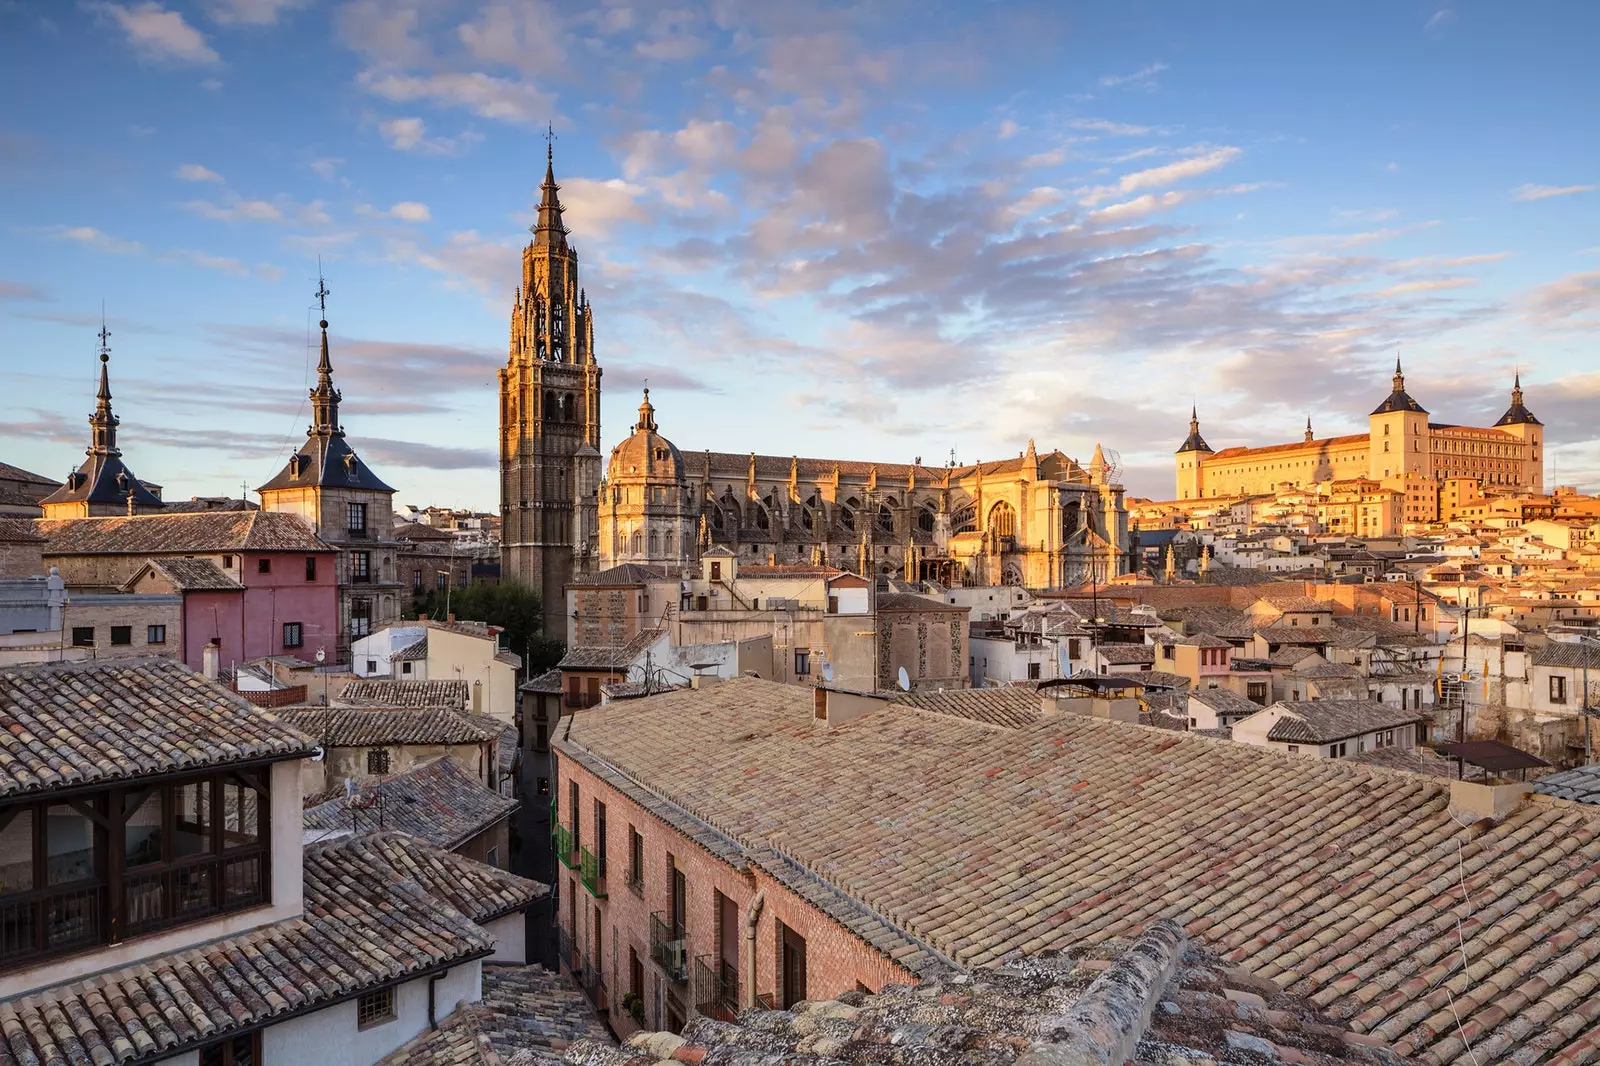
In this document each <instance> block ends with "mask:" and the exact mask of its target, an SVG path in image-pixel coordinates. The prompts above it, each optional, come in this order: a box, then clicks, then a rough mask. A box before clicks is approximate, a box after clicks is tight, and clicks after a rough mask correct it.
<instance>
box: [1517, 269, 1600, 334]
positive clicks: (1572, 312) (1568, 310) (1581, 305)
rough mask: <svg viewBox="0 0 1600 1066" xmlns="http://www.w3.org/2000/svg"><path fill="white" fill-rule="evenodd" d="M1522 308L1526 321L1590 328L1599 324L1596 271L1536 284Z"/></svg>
mask: <svg viewBox="0 0 1600 1066" xmlns="http://www.w3.org/2000/svg"><path fill="white" fill-rule="evenodd" d="M1523 307H1524V312H1525V313H1526V314H1527V316H1528V317H1529V318H1532V319H1534V320H1535V321H1537V322H1541V323H1543V324H1545V325H1549V326H1572V327H1575V328H1582V329H1593V328H1594V327H1595V326H1596V325H1600V270H1596V271H1590V272H1587V273H1583V274H1568V275H1567V276H1566V277H1564V278H1560V279H1558V280H1556V281H1552V282H1548V283H1546V284H1544V285H1539V286H1537V287H1535V288H1534V289H1533V290H1532V291H1531V292H1529V293H1528V295H1527V298H1526V299H1525V300H1524V302H1523Z"/></svg>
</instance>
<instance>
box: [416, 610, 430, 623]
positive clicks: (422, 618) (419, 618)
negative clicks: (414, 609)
mask: <svg viewBox="0 0 1600 1066" xmlns="http://www.w3.org/2000/svg"><path fill="white" fill-rule="evenodd" d="M427 620H428V612H426V611H424V612H422V613H421V614H419V615H417V621H419V622H426V621H427Z"/></svg>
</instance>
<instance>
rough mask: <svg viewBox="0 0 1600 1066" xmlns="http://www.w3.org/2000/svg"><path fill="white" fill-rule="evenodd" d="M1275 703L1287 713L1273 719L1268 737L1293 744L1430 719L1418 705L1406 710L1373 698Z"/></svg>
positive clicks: (1342, 736) (1313, 741)
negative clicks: (1378, 701)
mask: <svg viewBox="0 0 1600 1066" xmlns="http://www.w3.org/2000/svg"><path fill="white" fill-rule="evenodd" d="M1272 706H1273V707H1275V708H1278V709H1281V710H1283V711H1284V712H1286V713H1285V714H1284V715H1283V717H1281V718H1279V719H1278V720H1277V721H1276V722H1274V723H1272V728H1271V729H1268V730H1267V739H1268V740H1278V741H1285V742H1287V743H1290V744H1296V743H1300V744H1327V743H1328V742H1330V741H1334V740H1345V739H1347V738H1349V737H1354V736H1359V735H1361V734H1362V733H1370V732H1372V731H1373V730H1375V729H1394V728H1397V727H1399V726H1404V725H1411V724H1413V723H1416V722H1426V721H1428V720H1429V715H1427V714H1426V713H1424V712H1422V711H1419V710H1416V709H1414V708H1413V709H1411V710H1405V711H1402V710H1400V709H1399V708H1398V707H1388V706H1385V705H1384V704H1382V703H1374V702H1373V701H1371V700H1281V701H1279V702H1278V703H1275V704H1273V705H1272Z"/></svg>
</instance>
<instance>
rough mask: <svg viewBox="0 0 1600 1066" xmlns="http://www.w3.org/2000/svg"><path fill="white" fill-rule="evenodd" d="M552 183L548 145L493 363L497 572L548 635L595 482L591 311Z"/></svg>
mask: <svg viewBox="0 0 1600 1066" xmlns="http://www.w3.org/2000/svg"><path fill="white" fill-rule="evenodd" d="M560 188H561V187H560V186H559V185H557V184H556V178H555V158H554V152H553V151H552V150H547V151H546V153H545V173H544V183H543V184H542V185H541V186H540V199H539V216H538V219H537V220H536V221H535V222H534V224H533V226H532V227H530V229H531V231H532V233H533V239H532V240H531V241H529V242H528V246H527V247H526V248H524V249H523V252H522V284H521V285H520V286H519V287H518V288H517V291H516V296H515V298H514V300H513V302H512V308H511V344H510V353H509V356H508V358H507V360H506V365H505V367H504V369H502V370H501V371H500V516H501V531H500V538H501V540H500V543H501V548H500V552H501V554H500V562H501V575H502V577H503V578H504V579H505V580H507V581H511V582H515V583H517V584H520V585H523V586H525V587H527V588H530V589H532V590H534V591H535V592H537V593H539V595H540V597H541V599H542V601H543V612H544V632H545V633H546V634H548V635H550V636H554V637H557V638H559V637H560V636H561V635H562V634H564V633H565V632H566V624H565V614H566V592H565V588H566V585H567V582H568V581H570V580H571V579H572V577H573V575H574V574H576V573H582V572H584V571H586V570H588V569H589V568H590V566H591V564H592V562H593V560H594V557H595V552H596V548H597V547H598V544H597V541H598V534H599V522H598V512H599V496H598V489H599V485H600V367H599V365H598V364H597V363H596V362H595V357H594V314H593V311H592V310H591V308H590V307H589V301H588V297H587V296H586V295H585V294H584V292H583V290H582V289H581V288H579V286H578V252H577V249H575V248H573V247H572V246H571V245H570V244H568V243H567V228H566V225H565V224H564V222H563V220H562V207H561V201H560V200H559V199H558V198H557V195H556V194H557V193H558V192H559V191H560Z"/></svg>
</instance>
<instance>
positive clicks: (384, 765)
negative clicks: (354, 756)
mask: <svg viewBox="0 0 1600 1066" xmlns="http://www.w3.org/2000/svg"><path fill="white" fill-rule="evenodd" d="M388 772H389V749H388V748H368V749H367V773H369V774H386V773H388Z"/></svg>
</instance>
